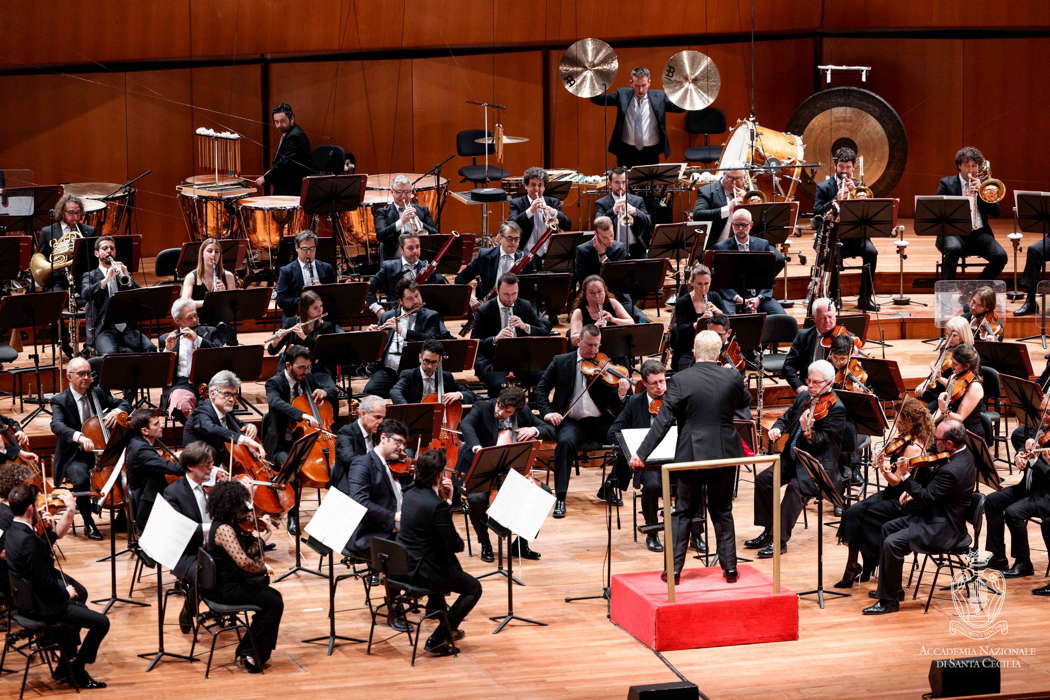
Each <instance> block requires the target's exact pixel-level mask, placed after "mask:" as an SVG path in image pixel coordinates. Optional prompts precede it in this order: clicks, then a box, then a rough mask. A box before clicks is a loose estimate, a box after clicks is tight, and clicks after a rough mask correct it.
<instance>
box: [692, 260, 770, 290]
mask: <svg viewBox="0 0 1050 700" xmlns="http://www.w3.org/2000/svg"><path fill="white" fill-rule="evenodd" d="M704 264H705V265H707V266H708V267H709V268H711V289H735V290H736V291H737V293H739V294H740V296H741V297H745V298H746V292H747V290H748V289H754V290H760V289H772V288H773V282H774V280H775V279H776V276H777V272H778V270H777V269H776V267H777V254H776V253H774V252H773V251H771V250H749V251H740V250H708V251H706V252H705V253H704Z"/></svg>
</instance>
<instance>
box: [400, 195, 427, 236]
mask: <svg viewBox="0 0 1050 700" xmlns="http://www.w3.org/2000/svg"><path fill="white" fill-rule="evenodd" d="M415 201H416V198H415V197H412V201H410V202H409V204H408V213H409V214H411V216H410V217H409V219H408V221H406V222H405V226H404V228H405V232H406V233H420V232H422V230H423V222H422V221H420V220H419V213H418V212H416V207H415Z"/></svg>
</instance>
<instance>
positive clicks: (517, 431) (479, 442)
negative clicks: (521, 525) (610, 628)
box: [456, 386, 554, 561]
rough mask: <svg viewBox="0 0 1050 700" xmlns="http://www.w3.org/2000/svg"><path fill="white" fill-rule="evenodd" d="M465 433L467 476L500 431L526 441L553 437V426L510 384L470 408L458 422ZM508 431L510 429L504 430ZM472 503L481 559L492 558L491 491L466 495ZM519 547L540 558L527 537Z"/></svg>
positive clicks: (462, 462)
mask: <svg viewBox="0 0 1050 700" xmlns="http://www.w3.org/2000/svg"><path fill="white" fill-rule="evenodd" d="M459 429H460V432H462V433H463V444H462V445H460V448H459V462H458V464H457V465H456V471H458V472H459V474H460V476H461V477H462V478H464V479H465V478H466V476H467V474H468V473H469V471H470V465H471V463H472V462H473V460H474V455H475V454H476V453H477V452H478V451H479V450H480V449H481V448H483V447H493V446H494V445H496V444H497V441H499V440H500V436H501V433H502V434H503V435H504V438H503V440H504V441H506V442H524V441H525V440H553V439H554V428H553V427H551V425H550V424H548V423H545V422H543V421H542V420H540V419H539V418H537V417H536V416H535V415H534V414H533V413H532V411H531V410H529V407H528V405H527V404H526V403H525V392H524V391H522V389H521V387H516V386H509V387H507V388H506V389H503V390H502V391H500V392H499V396H498V397H497V398H495V399H487V400H485V401H479V402H477V403H476V404H474V406H473V407H472V408H471V410H470V413H468V414H467V415H466V417H465V418H464V419H463V422H462V423H460V425H459ZM504 431H509V432H504ZM467 502H468V503H469V504H470V522H471V523H472V524H473V525H474V532H475V533H476V534H477V536H478V544H480V545H481V560H482V561H493V560H494V557H493V555H492V541H491V540H490V539H489V531H488V527H487V526H486V523H487V522H488V515H487V514H488V509H489V494H488V493H487V492H484V493H472V494H468V495H467ZM517 543H518V545H519V546H513V545H512V546H511V551H512V552H514V553H520V554H521V556H523V557H525V558H526V559H539V558H540V555H539V552H533V551H532V550H531V549H530V548H529V545H528V543H527V542H526V541H525V540H522V539H520V538H519V539H518V540H517Z"/></svg>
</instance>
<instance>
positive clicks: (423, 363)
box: [419, 358, 441, 365]
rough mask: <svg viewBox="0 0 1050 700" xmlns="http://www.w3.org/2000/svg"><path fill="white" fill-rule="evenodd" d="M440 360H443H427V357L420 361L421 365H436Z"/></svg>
mask: <svg viewBox="0 0 1050 700" xmlns="http://www.w3.org/2000/svg"><path fill="white" fill-rule="evenodd" d="M440 361H441V360H427V359H425V358H424V359H422V360H420V361H419V363H420V364H421V365H436V364H437V363H438V362H440Z"/></svg>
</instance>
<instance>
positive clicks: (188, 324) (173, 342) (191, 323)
mask: <svg viewBox="0 0 1050 700" xmlns="http://www.w3.org/2000/svg"><path fill="white" fill-rule="evenodd" d="M171 318H172V320H173V321H174V322H175V331H174V332H172V333H168V334H166V335H163V336H161V338H160V342H161V345H162V346H163V347H164V351H165V352H173V353H175V380H174V381H173V382H172V383H171V384H169V385H168V386H166V387H164V390H163V391H161V393H160V407H161V408H162V409H164V410H166V411H167V413H168V415H169V416H170V417H172V418H174V419H175V420H177V421H179V422H180V423H185V422H186V417H187V416H189V415H190V413H192V412H193V409H194V408H196V406H197V389H196V388H195V387H194V386H193V385H192V384H190V369H191V368H192V367H193V352H194V351H195V350H196V349H197V348H213V347H216V344H215V343H213V342H212V341H211V340H210V339H209V338H208V336H210V334H211V332H212V331H213V330H215V329H214V328H212V327H211V326H201V325H199V323H200V319H199V318H198V317H197V304H196V302H194V301H193V299H176V300H175V303H173V304H172V305H171Z"/></svg>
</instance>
